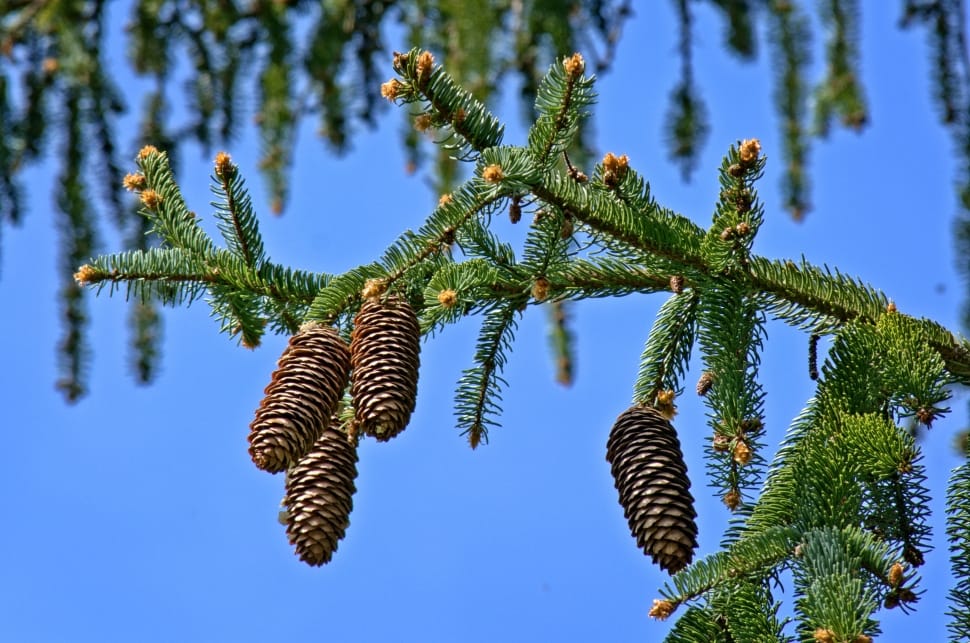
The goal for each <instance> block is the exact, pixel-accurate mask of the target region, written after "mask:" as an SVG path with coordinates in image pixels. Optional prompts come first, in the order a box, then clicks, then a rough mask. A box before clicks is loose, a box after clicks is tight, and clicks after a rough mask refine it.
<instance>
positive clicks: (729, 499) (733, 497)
mask: <svg viewBox="0 0 970 643" xmlns="http://www.w3.org/2000/svg"><path fill="white" fill-rule="evenodd" d="M721 500H722V501H723V502H724V504H725V505H726V506H727V508H728V509H730V510H731V511H734V510H735V509H737V508H738V507H740V506H741V494H740V493H739V492H738V490H737V489H731V490H730V491H728V492H727V493H726V494H724V496H723V497H722V498H721Z"/></svg>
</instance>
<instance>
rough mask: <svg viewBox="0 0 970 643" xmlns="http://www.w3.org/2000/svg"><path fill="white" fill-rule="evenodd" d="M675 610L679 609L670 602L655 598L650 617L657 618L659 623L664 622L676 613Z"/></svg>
mask: <svg viewBox="0 0 970 643" xmlns="http://www.w3.org/2000/svg"><path fill="white" fill-rule="evenodd" d="M675 609H677V606H676V605H674V604H673V603H671V602H670V601H668V600H666V599H664V600H661V599H659V598H655V599H653V607H651V608H650V612H649V614H648V616H650V617H651V618H655V619H657V620H658V621H664V620H666V619H667V617H668V616H670V615H671V614H673V613H674V610H675Z"/></svg>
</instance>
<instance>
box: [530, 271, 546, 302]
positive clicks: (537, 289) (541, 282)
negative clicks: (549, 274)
mask: <svg viewBox="0 0 970 643" xmlns="http://www.w3.org/2000/svg"><path fill="white" fill-rule="evenodd" d="M548 296H549V280H548V279H546V278H545V277H539V278H537V279H536V280H535V281H534V282H533V283H532V298H533V299H535V300H536V301H545V299H546V297H548Z"/></svg>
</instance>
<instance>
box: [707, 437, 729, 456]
mask: <svg viewBox="0 0 970 643" xmlns="http://www.w3.org/2000/svg"><path fill="white" fill-rule="evenodd" d="M711 448H712V449H714V450H715V451H717V452H719V453H724V452H725V451H727V450H728V449H730V448H731V438H729V437H728V436H726V435H722V434H720V433H718V434H716V435H715V436H714V438H713V440H711Z"/></svg>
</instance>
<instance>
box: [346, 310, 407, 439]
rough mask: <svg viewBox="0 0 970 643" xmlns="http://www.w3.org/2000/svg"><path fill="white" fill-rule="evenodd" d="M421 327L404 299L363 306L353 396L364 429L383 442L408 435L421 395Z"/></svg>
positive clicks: (354, 341) (354, 345)
mask: <svg viewBox="0 0 970 643" xmlns="http://www.w3.org/2000/svg"><path fill="white" fill-rule="evenodd" d="M420 350H421V327H420V326H419V325H418V318H417V316H416V315H415V314H414V310H413V309H412V308H411V306H410V305H409V304H408V303H407V302H406V301H404V300H403V299H401V298H400V297H396V296H392V297H389V298H388V299H387V300H386V301H384V302H381V301H379V300H377V299H373V300H369V301H366V302H364V304H363V305H362V306H361V307H360V312H358V313H357V317H356V319H355V320H354V331H353V333H352V334H351V340H350V355H351V366H352V371H351V389H350V390H351V395H352V396H353V399H354V413H355V419H356V421H357V423H358V425H359V427H360V429H361V430H362V431H363V432H364V433H366V434H367V435H371V436H373V437H375V438H377V439H378V440H380V441H382V442H384V441H387V440H390V439H391V438H393V437H394V436H396V435H397V434H398V433H400V432H401V431H403V430H404V427H406V426H407V424H408V421H409V420H410V419H411V413H412V412H413V411H414V405H415V402H416V400H417V395H418V366H419V363H420V360H419V352H420Z"/></svg>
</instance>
